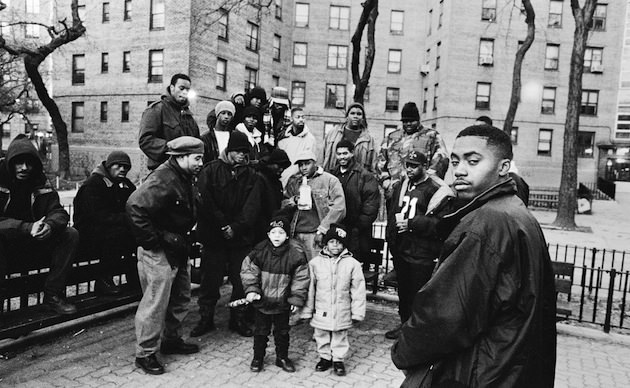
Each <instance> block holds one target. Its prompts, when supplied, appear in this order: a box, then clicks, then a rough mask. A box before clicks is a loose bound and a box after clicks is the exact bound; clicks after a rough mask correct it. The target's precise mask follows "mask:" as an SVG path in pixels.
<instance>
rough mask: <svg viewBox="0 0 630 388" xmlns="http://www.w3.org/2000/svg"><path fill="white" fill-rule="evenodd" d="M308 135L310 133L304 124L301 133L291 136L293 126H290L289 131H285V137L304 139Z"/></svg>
mask: <svg viewBox="0 0 630 388" xmlns="http://www.w3.org/2000/svg"><path fill="white" fill-rule="evenodd" d="M309 133H311V130H310V129H309V128H308V125H306V124H304V129H303V130H302V132H300V133H298V134H297V135H295V134H293V124H291V126H290V127H289V130H288V131H286V134H287V136H286V137H306V135H308V134H309Z"/></svg>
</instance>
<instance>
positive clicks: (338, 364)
mask: <svg viewBox="0 0 630 388" xmlns="http://www.w3.org/2000/svg"><path fill="white" fill-rule="evenodd" d="M333 370H334V371H335V374H336V375H337V376H345V375H346V366H345V365H344V364H343V361H335V362H333Z"/></svg>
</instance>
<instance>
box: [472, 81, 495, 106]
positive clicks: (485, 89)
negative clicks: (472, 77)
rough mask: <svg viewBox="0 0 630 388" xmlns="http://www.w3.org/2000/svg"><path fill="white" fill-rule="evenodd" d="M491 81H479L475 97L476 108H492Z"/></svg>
mask: <svg viewBox="0 0 630 388" xmlns="http://www.w3.org/2000/svg"><path fill="white" fill-rule="evenodd" d="M491 86H492V84H491V83H490V82H477V95H476V97H475V109H484V110H486V109H490V89H491Z"/></svg>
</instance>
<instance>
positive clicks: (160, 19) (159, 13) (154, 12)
mask: <svg viewBox="0 0 630 388" xmlns="http://www.w3.org/2000/svg"><path fill="white" fill-rule="evenodd" d="M164 24H165V23H164V0H151V19H150V21H149V28H150V29H151V30H163V29H164Z"/></svg>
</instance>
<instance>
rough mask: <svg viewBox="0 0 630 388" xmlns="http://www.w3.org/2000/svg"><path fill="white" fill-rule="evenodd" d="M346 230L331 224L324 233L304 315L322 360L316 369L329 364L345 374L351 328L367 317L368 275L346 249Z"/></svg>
mask: <svg viewBox="0 0 630 388" xmlns="http://www.w3.org/2000/svg"><path fill="white" fill-rule="evenodd" d="M346 239H347V233H346V230H345V229H344V228H343V226H341V225H338V224H332V225H331V226H330V229H329V230H328V232H326V234H325V235H324V239H323V243H324V249H322V251H321V252H320V254H319V255H317V256H315V257H314V258H313V260H311V261H310V262H309V263H308V265H309V270H310V274H311V284H310V288H309V291H308V300H307V302H306V307H305V308H304V309H303V310H302V318H303V319H310V320H311V326H313V328H314V334H313V336H314V337H315V341H316V343H317V352H318V353H319V356H320V360H319V362H318V363H317V365H316V366H315V370H316V371H318V372H323V371H326V370H328V369H330V367H333V370H334V372H335V374H336V375H337V376H344V375H345V374H346V368H345V365H344V363H343V360H344V358H345V357H346V354H347V353H348V350H349V349H350V343H349V342H348V329H349V328H351V327H352V324H353V323H354V322H359V321H362V320H363V319H364V318H365V308H366V301H365V298H366V296H365V278H364V277H363V270H362V269H361V263H359V262H358V261H357V260H356V259H355V258H354V257H352V253H350V252H349V251H348V250H347V249H346Z"/></svg>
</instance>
